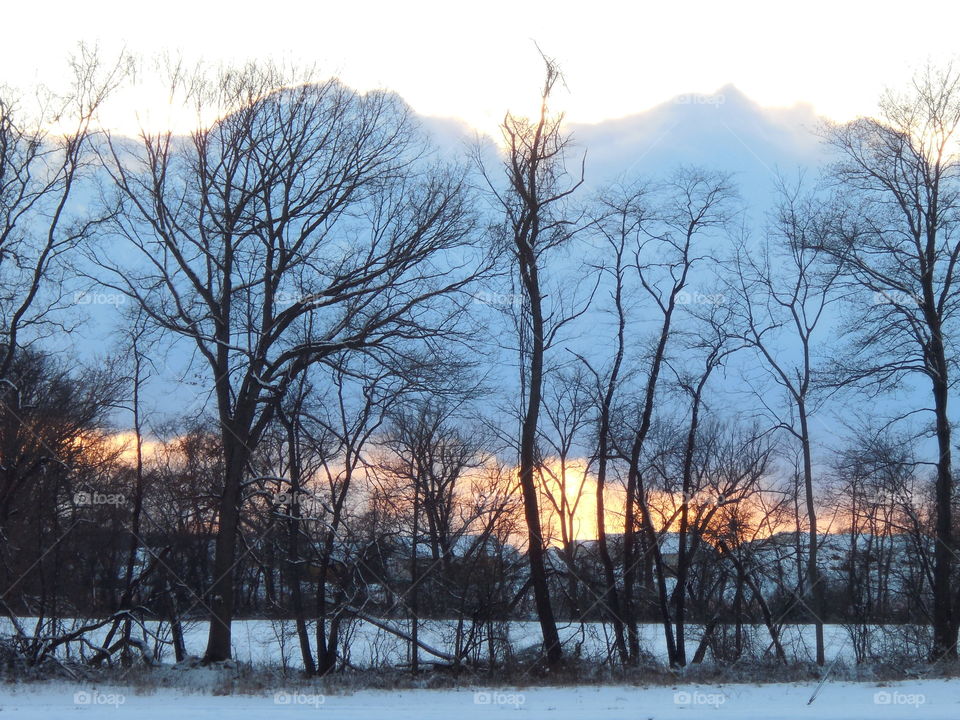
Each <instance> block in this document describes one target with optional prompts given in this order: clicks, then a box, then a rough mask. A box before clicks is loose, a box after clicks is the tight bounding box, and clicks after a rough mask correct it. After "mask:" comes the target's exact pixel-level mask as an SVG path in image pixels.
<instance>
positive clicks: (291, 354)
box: [93, 65, 483, 662]
mask: <svg viewBox="0 0 960 720" xmlns="http://www.w3.org/2000/svg"><path fill="white" fill-rule="evenodd" d="M189 98H190V99H191V101H193V102H195V104H196V108H197V112H198V117H199V118H201V119H202V118H206V117H209V116H210V114H211V113H216V114H217V117H218V118H219V119H218V120H217V121H215V122H213V123H212V124H203V123H201V124H200V126H199V127H198V128H197V129H196V130H195V131H193V132H192V133H191V134H190V135H189V137H186V138H182V137H175V136H173V135H172V134H171V133H169V132H166V133H159V134H151V133H148V132H146V131H144V132H143V133H142V134H141V137H140V142H139V144H135V145H132V144H129V143H127V142H124V141H122V140H112V141H111V142H110V144H109V147H108V148H107V149H106V150H105V152H104V156H103V159H104V164H105V167H106V168H107V170H108V172H109V173H110V176H111V177H112V179H113V181H114V183H115V185H116V188H117V190H118V192H119V195H120V197H121V199H122V201H123V202H124V211H123V213H122V214H119V215H118V216H117V218H116V222H115V224H114V230H115V232H116V233H117V234H119V235H120V236H121V237H122V238H123V239H125V240H126V241H127V242H128V243H129V244H130V245H131V246H132V248H133V249H134V251H136V252H139V257H140V260H141V261H142V262H141V264H140V265H139V266H135V267H131V266H130V264H120V263H118V262H116V261H114V259H113V254H112V253H108V252H104V251H101V252H98V253H96V255H95V256H94V258H93V260H94V262H95V263H96V264H97V265H98V266H99V267H100V268H101V270H102V271H103V272H102V278H101V281H102V282H103V283H104V284H105V285H107V286H108V287H112V288H114V289H116V290H117V291H119V292H123V293H125V294H127V295H128V296H129V297H131V298H132V299H133V300H134V301H135V302H136V303H137V304H138V305H139V306H140V307H141V308H142V309H143V311H144V313H145V315H146V316H147V317H148V318H149V319H150V320H152V321H153V322H154V323H155V324H156V325H157V326H158V327H159V328H161V329H163V330H164V331H165V332H166V333H168V335H169V336H170V337H172V338H174V339H181V340H185V341H186V342H189V343H190V344H192V345H193V346H194V347H195V349H196V352H197V353H198V356H199V357H200V358H201V359H202V362H203V363H204V364H205V365H206V367H207V371H208V373H209V379H210V389H211V392H212V395H213V398H214V402H215V405H216V408H217V415H218V420H219V423H220V431H221V441H222V447H223V453H224V473H225V479H224V484H223V494H222V497H221V498H220V507H219V520H218V522H219V529H218V533H217V543H216V557H215V561H214V577H215V581H214V584H213V586H212V587H211V589H210V592H209V594H208V597H207V601H208V605H209V608H210V614H211V623H210V636H209V640H208V645H207V651H206V654H205V658H206V660H207V661H211V662H213V661H220V660H224V659H226V658H229V657H230V653H231V642H230V638H231V633H230V627H231V620H232V617H233V605H234V590H235V587H234V569H235V567H236V564H237V561H238V559H239V558H238V556H237V543H236V540H237V528H238V526H239V522H240V510H241V500H242V493H241V489H242V478H243V476H244V473H245V472H246V470H247V465H248V461H249V458H250V455H251V452H252V450H253V449H254V448H255V447H256V445H257V443H258V441H259V439H260V437H261V436H262V434H263V432H264V431H265V429H266V428H267V427H268V426H269V425H270V423H271V421H272V420H273V418H274V416H275V413H276V409H277V407H278V403H279V402H280V400H281V399H282V398H283V397H284V396H285V394H286V393H287V391H288V390H289V388H290V387H291V384H292V383H293V382H294V381H295V379H296V378H297V376H298V375H299V374H300V373H301V372H303V371H304V370H305V369H306V368H308V367H309V366H311V365H312V364H315V363H323V362H326V361H328V360H330V359H331V358H334V357H336V356H338V355H339V354H340V353H342V352H344V351H347V350H349V351H353V352H360V353H365V354H367V355H369V356H370V357H374V356H375V357H377V358H379V360H380V361H381V362H383V363H385V364H389V363H397V364H403V363H407V362H409V363H413V364H416V363H419V359H418V358H419V357H421V356H423V355H424V353H426V354H431V353H433V354H445V353H446V352H447V348H446V347H445V345H446V342H447V341H450V340H452V339H454V338H455V337H456V336H457V333H459V332H460V330H461V328H459V327H457V323H456V322H455V320H456V318H458V317H459V316H460V314H461V312H462V307H463V303H457V302H453V301H448V298H450V296H451V295H453V294H455V293H457V292H459V291H460V290H462V289H463V288H464V286H465V285H467V284H468V283H469V282H470V281H471V280H472V279H473V277H474V276H475V274H476V272H477V271H478V267H479V266H480V265H482V263H483V258H482V257H478V254H477V253H474V252H472V251H471V249H470V241H471V239H472V237H473V236H472V225H473V219H472V214H471V208H470V206H469V204H468V202H467V199H466V193H465V187H464V184H463V181H462V177H461V175H460V174H459V173H458V172H456V171H454V170H449V169H445V168H442V167H439V166H436V165H429V164H427V163H426V161H425V160H424V159H423V157H422V154H423V150H424V148H423V145H422V143H420V141H419V139H418V136H417V133H416V131H415V128H414V127H413V125H412V121H411V119H410V116H409V112H408V110H407V109H406V108H405V107H404V106H402V105H401V104H400V103H399V101H397V100H396V99H395V98H394V97H392V96H390V95H388V94H385V93H379V92H373V93H367V94H366V95H359V94H357V93H355V92H353V91H351V90H349V89H347V88H346V87H344V86H343V85H341V84H340V83H339V82H337V81H335V80H328V81H325V82H320V83H317V82H313V78H312V77H311V76H310V75H309V74H296V73H287V72H282V71H281V70H279V69H277V68H276V67H272V66H253V65H251V66H247V67H244V68H239V69H230V70H223V71H221V72H219V74H216V75H215V76H213V77H203V76H202V77H198V78H194V80H193V82H192V83H191V84H190V85H189Z"/></svg>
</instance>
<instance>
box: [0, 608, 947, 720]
mask: <svg viewBox="0 0 960 720" xmlns="http://www.w3.org/2000/svg"><path fill="white" fill-rule="evenodd" d="M385 622H387V623H389V624H390V625H391V626H393V627H395V628H396V629H397V630H398V631H401V632H408V631H409V629H410V623H409V622H408V621H405V620H387V621H385ZM22 625H23V627H24V628H25V629H26V630H28V631H32V630H33V626H32V624H31V621H30V620H29V619H26V618H24V619H23V620H22ZM148 627H151V629H153V630H155V628H156V625H155V624H148ZM207 628H208V625H207V623H206V622H201V621H198V622H193V623H188V624H186V625H185V626H184V640H185V644H186V648H187V652H188V654H190V655H194V656H201V655H203V651H204V648H205V646H206V642H207ZM107 630H108V628H103V629H101V630H99V631H95V632H91V633H90V634H89V638H90V640H91V641H92V642H98V641H99V640H100V638H101V637H102V636H103V635H105V634H106V632H107ZM639 630H640V640H641V647H642V648H643V649H644V650H645V651H646V652H648V653H649V654H650V655H651V656H653V657H654V658H656V659H657V660H659V661H661V662H664V663H665V662H666V660H667V651H666V641H665V640H664V636H663V628H662V626H660V625H657V624H653V623H648V624H643V625H641V626H640V628H639ZM11 631H12V629H11V627H10V624H9V621H8V620H7V619H6V618H3V619H0V634H9V633H10V632H11ZM745 632H746V633H747V634H748V635H749V638H750V639H751V641H752V644H753V646H754V647H755V648H759V649H761V650H763V649H766V648H768V647H769V645H770V636H769V633H768V632H767V629H766V628H765V627H764V626H762V625H753V626H749V627H746V628H745ZM780 632H781V642H782V644H783V647H784V650H785V652H786V654H787V656H788V658H790V660H793V661H799V662H807V661H812V660H813V659H814V657H815V653H814V633H813V627H812V626H798V625H785V626H783V627H782V628H781V631H780ZM887 632H897V629H896V628H895V627H891V629H889V630H888V631H887ZM608 634H609V628H607V627H605V626H604V625H602V624H600V623H585V624H583V625H581V624H569V625H561V626H560V635H561V639H562V640H563V644H564V649H565V651H566V652H568V653H570V654H577V655H578V656H579V657H582V658H597V659H601V658H603V657H604V656H605V654H606V652H607V648H609V647H611V639H610V638H609V637H608ZM310 635H311V637H313V627H312V625H311V627H310ZM508 637H509V642H510V644H511V647H513V648H514V650H515V651H520V650H523V649H525V648H530V647H535V646H536V645H537V644H538V643H539V641H540V626H539V625H538V624H537V623H536V622H519V621H517V622H512V623H511V624H510V628H509V635H508ZM420 638H421V640H422V641H423V642H425V643H427V644H428V645H429V646H430V647H433V648H436V649H439V650H441V651H445V652H450V651H452V650H453V648H454V630H453V623H451V622H447V621H423V622H421V624H420ZM699 638H700V628H699V627H698V626H696V625H691V626H689V628H688V638H687V652H688V654H689V655H692V653H693V651H694V650H695V649H696V645H697V642H698V641H699ZM825 639H826V655H827V660H828V662H833V661H834V660H835V659H838V658H839V659H840V660H841V661H843V662H847V663H853V662H854V660H855V658H854V653H853V644H852V642H851V640H850V636H849V634H848V632H847V630H846V629H844V628H843V627H841V626H837V625H828V626H826V628H825ZM144 641H145V642H146V644H147V646H148V647H151V648H153V646H154V643H155V640H154V638H151V637H144ZM876 642H877V644H879V642H880V641H879V639H878V640H877V641H876ZM345 646H346V647H347V648H348V652H349V657H348V659H349V662H350V663H351V665H353V666H354V667H357V668H363V667H381V666H389V665H399V664H403V663H405V662H406V661H407V650H408V644H407V642H406V641H405V640H404V639H402V638H401V637H398V636H397V635H396V634H393V633H390V632H387V631H385V630H383V629H380V628H377V627H375V626H373V625H371V624H369V623H365V622H362V621H357V622H355V623H351V624H350V625H349V636H348V642H347V643H346V644H345V645H342V646H341V650H342V649H343V648H344V647H345ZM78 648H79V643H74V644H73V645H72V647H71V648H70V649H69V652H70V653H75V652H76V651H77V649H78ZM89 652H90V651H89V649H88V650H87V653H88V654H89ZM60 654H61V655H62V654H63V653H60ZM233 657H234V659H236V660H238V661H240V662H245V663H252V664H256V665H259V664H264V665H274V666H276V665H281V666H284V667H287V668H289V669H291V670H296V669H301V668H302V662H301V660H300V649H299V645H298V643H297V638H296V635H295V628H294V623H293V622H292V621H281V620H238V621H235V622H234V624H233ZM421 657H422V658H423V659H424V660H428V661H429V660H430V659H431V656H430V654H429V653H428V652H426V651H421ZM708 659H709V655H708ZM163 662H167V663H172V662H173V657H172V652H171V651H170V648H169V646H167V647H166V648H165V649H164V655H163ZM957 717H958V718H960V715H958V716H957Z"/></svg>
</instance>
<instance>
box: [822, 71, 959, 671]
mask: <svg viewBox="0 0 960 720" xmlns="http://www.w3.org/2000/svg"><path fill="white" fill-rule="evenodd" d="M958 128H960V74H958V72H957V71H956V69H954V68H951V67H947V68H945V69H943V70H936V69H933V68H928V69H927V70H926V71H924V72H922V73H920V74H919V75H917V76H916V77H915V78H914V81H913V84H912V86H911V87H910V88H909V90H908V91H907V92H906V93H903V94H897V93H892V92H891V93H888V94H887V95H886V96H885V97H884V98H883V99H882V102H881V116H880V117H879V118H862V119H859V120H856V121H854V122H851V123H848V124H846V125H842V126H838V127H833V128H831V129H830V130H829V133H828V141H829V143H830V145H831V146H832V147H833V148H834V150H835V151H836V154H837V158H838V159H837V162H836V164H835V165H834V167H833V168H832V170H831V173H830V175H831V177H832V179H833V181H834V182H835V183H836V185H837V195H838V204H839V209H838V213H837V220H836V223H835V227H834V232H833V233H832V235H831V236H830V237H829V238H827V239H826V240H820V241H817V242H816V243H815V246H816V247H818V248H820V249H822V250H824V251H826V252H828V253H830V254H831V255H832V256H833V257H834V258H835V259H836V260H837V261H838V262H841V263H842V265H843V272H844V274H845V275H846V276H847V277H848V278H849V279H850V280H852V281H853V282H855V283H856V284H857V285H858V286H859V287H861V288H862V289H863V290H866V291H867V293H865V294H866V295H867V297H865V298H863V303H862V304H861V305H860V306H859V312H858V315H857V318H856V320H855V321H854V322H851V323H850V324H849V333H848V335H849V339H850V340H851V347H850V353H849V356H848V357H846V358H843V359H842V361H841V363H840V367H839V368H838V372H839V374H840V377H839V378H838V382H842V383H859V384H862V385H866V386H869V387H873V388H875V389H884V388H889V387H892V386H894V385H896V384H898V383H900V382H902V381H903V380H905V379H906V378H907V377H910V376H913V377H916V376H917V375H919V376H921V377H925V378H926V379H927V380H928V381H929V382H930V390H931V398H932V401H933V417H934V426H935V429H934V433H933V434H934V435H935V437H936V443H937V460H936V467H937V472H936V507H937V523H936V538H937V547H936V553H935V569H934V620H933V628H934V639H933V646H932V648H931V658H932V659H934V660H936V659H940V658H944V657H947V658H955V657H957V631H958V627H960V626H958V612H957V608H955V607H954V606H955V603H956V597H955V595H956V593H955V592H954V590H953V580H952V572H953V568H954V566H955V559H956V550H957V548H956V543H955V539H954V531H953V512H952V504H953V494H954V479H953V468H952V447H951V427H950V417H949V411H948V405H949V395H950V389H951V388H952V387H953V384H954V382H955V381H954V380H953V379H952V377H953V370H954V368H955V362H956V361H955V358H956V355H957V353H956V346H955V338H954V336H953V333H954V325H955V322H956V318H957V299H958V293H957V279H958V273H960V270H958V265H957V261H958V259H960V239H958V235H957V222H958V217H960V216H958V212H957V211H958V209H960V182H958V180H960V177H958V170H960V163H958V159H960V158H958V154H957V135H956V133H957V130H958Z"/></svg>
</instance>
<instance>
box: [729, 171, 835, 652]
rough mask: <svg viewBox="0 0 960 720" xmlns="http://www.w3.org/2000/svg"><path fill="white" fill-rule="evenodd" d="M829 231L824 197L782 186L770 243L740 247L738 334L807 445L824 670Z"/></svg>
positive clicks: (813, 577) (780, 418)
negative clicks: (821, 385)
mask: <svg viewBox="0 0 960 720" xmlns="http://www.w3.org/2000/svg"><path fill="white" fill-rule="evenodd" d="M828 231H829V223H828V217H827V215H825V213H824V210H823V208H822V207H821V206H820V204H819V203H818V201H817V199H816V197H810V196H807V195H805V194H804V192H803V190H802V187H800V186H798V187H796V188H788V187H787V186H785V185H782V184H781V187H780V201H779V203H778V206H777V209H776V212H775V215H774V218H773V222H772V223H771V226H770V230H769V233H768V234H767V236H766V241H765V242H764V243H763V244H761V246H760V248H759V250H758V251H755V252H752V253H751V252H750V251H749V250H748V249H747V248H746V247H745V245H742V244H741V245H740V246H738V248H737V251H736V256H735V262H734V268H733V269H734V272H733V279H732V283H731V290H732V292H733V293H734V294H735V296H736V297H738V298H739V300H740V302H739V303H738V313H737V316H738V317H737V318H736V321H735V323H733V326H732V327H731V332H736V333H737V334H738V335H739V337H741V338H742V339H743V340H744V341H745V342H746V343H748V344H749V346H750V347H752V348H753V349H754V350H755V351H756V353H757V356H758V359H759V360H760V362H761V365H762V366H763V367H764V368H766V370H767V372H768V375H769V377H770V378H772V380H773V382H774V383H775V384H776V385H777V386H779V387H780V388H781V389H782V390H783V391H784V393H785V394H786V399H787V405H788V411H787V412H786V413H784V412H783V411H782V410H781V409H780V408H778V407H775V406H774V405H773V404H772V403H769V402H767V401H766V400H764V399H763V394H764V391H763V389H762V388H760V389H758V397H760V398H761V400H762V402H763V404H764V406H765V407H766V408H767V410H768V411H769V412H770V413H771V414H772V415H773V417H774V418H775V422H776V424H777V427H778V428H780V429H783V430H785V431H786V432H787V433H789V434H790V435H791V436H792V437H793V438H794V440H795V441H796V442H797V443H799V445H800V455H801V458H802V473H803V492H804V505H805V507H806V516H807V523H808V526H807V533H808V546H807V583H806V587H807V591H808V592H809V595H810V599H811V601H812V603H813V608H812V612H813V616H814V617H813V622H814V627H815V632H816V660H817V664H818V665H823V664H824V663H825V661H826V657H825V646H824V637H823V617H824V615H825V614H826V602H825V598H824V587H823V582H822V579H821V575H820V569H819V564H818V561H817V554H818V545H819V536H818V530H817V508H816V491H815V487H814V468H813V441H812V438H811V431H810V421H811V418H812V416H813V415H814V414H815V413H816V411H817V409H818V407H819V405H820V398H817V397H816V396H815V394H814V390H815V387H814V381H815V379H816V378H815V374H816V372H817V367H816V362H817V357H816V355H815V352H816V348H815V342H816V341H817V340H818V339H819V337H818V336H819V335H822V334H823V333H822V331H823V329H824V328H823V326H824V325H825V324H826V323H827V321H828V320H829V318H827V317H825V313H826V312H827V310H828V308H829V306H830V305H831V304H832V303H834V302H835V301H837V300H838V299H839V294H838V293H837V291H836V288H835V287H834V286H835V284H836V280H837V276H838V273H839V271H840V268H841V266H840V265H838V264H836V263H833V264H830V263H828V262H826V258H825V257H824V256H825V253H823V252H822V251H820V250H818V249H816V246H817V245H819V244H821V243H820V240H821V239H822V238H823V236H824V233H825V232H828ZM734 327H735V328H736V329H735V330H734ZM818 328H819V331H818ZM798 350H799V352H798ZM798 530H799V528H798Z"/></svg>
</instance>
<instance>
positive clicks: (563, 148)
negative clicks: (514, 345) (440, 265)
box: [488, 56, 583, 666]
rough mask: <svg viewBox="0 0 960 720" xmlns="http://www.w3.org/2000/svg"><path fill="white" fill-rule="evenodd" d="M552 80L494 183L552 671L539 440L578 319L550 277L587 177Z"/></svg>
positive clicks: (530, 518) (525, 479) (554, 73)
mask: <svg viewBox="0 0 960 720" xmlns="http://www.w3.org/2000/svg"><path fill="white" fill-rule="evenodd" d="M544 64H545V78H544V83H543V89H542V90H541V93H540V112H539V115H538V116H537V117H536V118H534V119H532V120H531V119H527V118H523V117H517V116H515V115H513V114H510V113H508V114H507V116H506V118H505V119H504V122H503V125H502V126H501V131H502V133H503V140H504V144H505V146H506V150H505V154H506V157H505V159H504V171H505V175H506V188H505V189H504V190H502V191H498V190H497V183H495V182H493V181H492V179H490V178H489V177H488V184H489V185H490V187H491V189H492V190H493V192H494V193H495V194H496V197H497V200H498V202H499V205H500V206H501V208H502V210H503V212H504V214H505V222H504V225H503V228H504V233H505V235H506V241H505V242H506V245H507V246H508V247H509V249H510V251H511V255H512V258H513V261H514V263H515V267H516V269H517V272H518V275H519V284H520V287H521V289H522V297H523V305H522V309H521V317H520V335H521V342H520V345H521V351H520V352H521V371H520V372H521V384H522V386H523V387H524V388H525V392H524V397H523V408H522V411H521V415H522V417H521V423H520V448H519V449H520V468H519V475H520V488H521V491H522V494H523V506H524V517H525V519H526V523H527V536H528V550H527V554H528V557H529V561H530V579H531V584H532V586H533V593H534V600H535V603H536V608H537V617H538V618H539V620H540V629H541V632H542V634H543V645H544V652H545V654H546V659H547V663H548V665H550V666H555V665H557V664H558V663H559V662H560V661H561V659H562V656H563V652H562V649H561V647H560V635H559V633H558V632H557V623H556V619H555V617H554V612H553V606H552V604H551V602H550V590H549V586H548V583H547V574H546V566H545V562H544V555H545V547H544V537H543V529H542V526H541V517H540V506H539V501H538V497H537V483H536V470H537V459H538V453H537V436H538V425H539V418H540V409H541V405H542V401H543V400H542V398H543V382H544V367H545V366H544V359H545V356H546V353H547V350H548V348H549V347H550V346H551V344H552V343H553V340H554V339H555V338H556V336H557V333H558V332H559V330H560V328H561V327H562V326H563V325H564V324H565V322H566V321H568V320H569V319H570V317H571V316H569V315H568V316H567V317H561V316H562V315H563V312H562V308H560V307H559V306H554V307H552V308H551V307H550V306H546V307H545V303H544V300H545V290H544V278H543V272H544V269H545V263H546V260H547V256H548V255H549V254H550V252H551V251H552V250H554V249H556V248H558V247H560V246H561V245H563V244H565V243H566V242H567V241H568V240H569V239H570V237H571V235H572V229H571V228H572V223H571V220H570V218H569V217H568V215H567V213H566V207H565V206H566V203H565V200H567V199H568V198H569V197H570V195H571V194H572V193H574V192H575V191H576V190H577V188H578V187H579V186H580V185H581V184H582V182H583V173H582V169H581V173H580V175H579V177H573V178H571V177H570V175H569V173H568V170H567V166H566V161H567V152H568V149H569V144H570V139H569V137H568V136H567V135H565V134H564V132H563V129H562V122H563V116H562V115H556V114H553V113H552V112H551V111H550V108H549V101H550V96H551V94H552V93H553V90H554V87H555V86H556V84H557V82H558V81H560V79H561V74H560V68H559V67H558V65H557V63H556V62H555V61H553V60H552V59H550V58H547V57H545V56H544Z"/></svg>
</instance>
